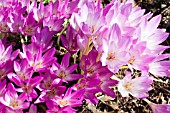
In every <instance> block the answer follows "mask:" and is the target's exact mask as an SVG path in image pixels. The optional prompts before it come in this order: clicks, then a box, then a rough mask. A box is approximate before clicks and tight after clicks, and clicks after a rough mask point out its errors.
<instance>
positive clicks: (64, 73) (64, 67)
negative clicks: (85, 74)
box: [52, 53, 82, 82]
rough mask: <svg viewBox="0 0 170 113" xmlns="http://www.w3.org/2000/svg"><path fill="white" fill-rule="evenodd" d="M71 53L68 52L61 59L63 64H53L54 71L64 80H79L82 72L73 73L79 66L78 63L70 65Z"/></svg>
mask: <svg viewBox="0 0 170 113" xmlns="http://www.w3.org/2000/svg"><path fill="white" fill-rule="evenodd" d="M69 61H70V54H69V53H66V54H65V55H64V57H63V59H62V61H61V65H60V64H58V63H54V64H53V66H52V70H53V72H54V73H55V74H56V75H57V76H58V78H61V79H62V80H63V81H64V82H67V81H73V80H78V79H80V78H81V77H82V75H81V74H72V72H74V71H75V70H76V68H77V66H78V65H77V64H73V65H71V66H70V67H68V66H69Z"/></svg>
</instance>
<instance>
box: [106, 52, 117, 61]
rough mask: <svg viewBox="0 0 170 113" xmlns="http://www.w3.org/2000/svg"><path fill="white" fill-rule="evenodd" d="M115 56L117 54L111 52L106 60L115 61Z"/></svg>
mask: <svg viewBox="0 0 170 113" xmlns="http://www.w3.org/2000/svg"><path fill="white" fill-rule="evenodd" d="M115 55H116V53H115V52H114V53H112V52H110V53H109V54H108V56H107V58H106V59H107V60H110V61H113V60H114V59H115Z"/></svg>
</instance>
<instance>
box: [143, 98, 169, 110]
mask: <svg viewBox="0 0 170 113" xmlns="http://www.w3.org/2000/svg"><path fill="white" fill-rule="evenodd" d="M144 100H145V101H146V102H147V103H148V104H149V106H150V107H151V109H152V111H153V113H170V104H155V103H153V102H151V101H149V100H148V99H144Z"/></svg>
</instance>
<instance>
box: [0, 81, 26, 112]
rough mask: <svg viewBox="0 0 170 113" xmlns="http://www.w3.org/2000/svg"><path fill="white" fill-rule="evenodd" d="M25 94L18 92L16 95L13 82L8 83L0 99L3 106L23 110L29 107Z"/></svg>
mask: <svg viewBox="0 0 170 113" xmlns="http://www.w3.org/2000/svg"><path fill="white" fill-rule="evenodd" d="M25 100H26V96H25V95H24V94H20V95H19V96H18V94H17V92H16V89H15V88H14V86H13V84H12V83H10V84H8V88H7V92H6V93H5V95H4V98H1V99H0V101H1V103H3V104H4V105H5V106H7V107H9V108H10V109H12V110H23V109H27V108H28V107H29V102H25Z"/></svg>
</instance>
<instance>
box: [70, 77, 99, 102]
mask: <svg viewBox="0 0 170 113" xmlns="http://www.w3.org/2000/svg"><path fill="white" fill-rule="evenodd" d="M99 84H100V79H99V77H98V76H97V75H93V76H91V77H90V76H89V77H88V76H87V75H85V77H84V78H81V79H80V80H79V82H78V83H77V84H75V85H74V87H73V88H74V90H79V89H85V92H84V99H85V100H87V101H88V102H90V103H93V104H97V102H98V99H97V97H96V96H95V94H96V93H97V92H99V91H101V90H99V89H98V86H99Z"/></svg>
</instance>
